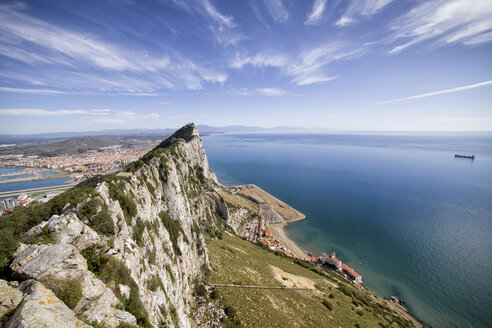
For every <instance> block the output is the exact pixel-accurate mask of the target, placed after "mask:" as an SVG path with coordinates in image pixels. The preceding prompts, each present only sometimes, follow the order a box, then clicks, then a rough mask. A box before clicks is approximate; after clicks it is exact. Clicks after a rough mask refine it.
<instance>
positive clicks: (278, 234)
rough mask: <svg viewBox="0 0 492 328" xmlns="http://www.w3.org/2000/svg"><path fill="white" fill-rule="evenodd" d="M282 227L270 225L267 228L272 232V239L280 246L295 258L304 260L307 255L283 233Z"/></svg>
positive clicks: (280, 225)
mask: <svg viewBox="0 0 492 328" xmlns="http://www.w3.org/2000/svg"><path fill="white" fill-rule="evenodd" d="M284 227H285V226H284V225H283V224H282V223H274V224H270V225H269V228H270V230H271V231H272V234H273V237H274V238H275V239H277V240H278V241H279V242H280V243H281V244H282V245H284V246H285V247H287V248H288V249H289V250H290V251H292V252H293V253H294V254H295V255H296V256H298V257H302V258H306V257H308V255H307V254H306V252H304V251H303V250H302V248H300V247H299V245H297V244H296V243H295V242H293V241H292V240H291V239H290V238H289V237H287V234H286V233H285V231H284Z"/></svg>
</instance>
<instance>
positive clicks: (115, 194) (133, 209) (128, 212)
mask: <svg viewBox="0 0 492 328" xmlns="http://www.w3.org/2000/svg"><path fill="white" fill-rule="evenodd" d="M108 187H109V197H111V199H113V200H117V201H118V202H119V203H120V206H121V209H122V210H123V215H124V216H125V220H126V223H127V224H128V225H130V224H131V219H132V218H133V217H134V216H135V215H137V206H136V205H135V203H134V202H133V201H132V200H131V199H130V198H129V197H128V196H127V195H125V193H124V191H123V186H122V183H117V182H113V183H110V184H108Z"/></svg>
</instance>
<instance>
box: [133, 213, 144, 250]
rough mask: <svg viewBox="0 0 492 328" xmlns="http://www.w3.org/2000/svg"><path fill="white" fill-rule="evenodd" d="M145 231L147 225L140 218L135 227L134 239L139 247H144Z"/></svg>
mask: <svg viewBox="0 0 492 328" xmlns="http://www.w3.org/2000/svg"><path fill="white" fill-rule="evenodd" d="M144 230H145V225H144V223H143V221H142V219H141V218H140V217H138V218H137V222H136V223H135V226H133V234H132V238H133V240H135V242H136V243H137V245H138V246H143V238H142V235H143V232H144Z"/></svg>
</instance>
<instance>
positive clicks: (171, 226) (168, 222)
mask: <svg viewBox="0 0 492 328" xmlns="http://www.w3.org/2000/svg"><path fill="white" fill-rule="evenodd" d="M159 217H160V218H161V221H162V224H163V225H164V228H166V230H167V232H168V233H169V239H171V243H172V244H173V249H174V254H175V255H176V256H180V255H181V250H180V249H179V246H178V238H179V234H180V233H181V234H183V240H184V241H185V242H186V243H188V238H186V236H185V234H184V231H183V228H181V224H180V223H179V221H177V220H174V219H173V218H171V216H170V215H169V214H168V213H167V212H165V211H161V212H160V213H159Z"/></svg>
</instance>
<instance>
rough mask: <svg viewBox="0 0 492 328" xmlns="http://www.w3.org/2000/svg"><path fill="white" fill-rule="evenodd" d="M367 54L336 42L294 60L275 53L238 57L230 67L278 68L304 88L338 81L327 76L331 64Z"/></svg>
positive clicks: (265, 52) (302, 53)
mask: <svg viewBox="0 0 492 328" xmlns="http://www.w3.org/2000/svg"><path fill="white" fill-rule="evenodd" d="M364 52H365V48H364V47H356V46H354V45H348V44H344V43H341V42H332V43H329V44H324V45H321V46H318V47H315V48H312V49H309V50H305V51H303V52H301V53H299V54H296V55H294V56H292V55H286V54H280V53H275V52H272V51H263V52H259V53H257V54H256V55H254V56H247V55H239V54H236V56H235V57H234V58H233V59H232V60H231V61H230V63H229V65H230V66H231V67H233V68H236V69H241V68H243V67H244V66H245V65H251V66H255V67H273V68H277V69H279V71H280V74H281V75H284V76H287V77H289V78H290V79H291V82H292V83H293V84H295V85H297V86H304V85H310V84H315V83H324V82H328V81H331V80H333V79H335V78H336V76H333V75H330V74H328V73H327V67H328V66H329V64H331V63H334V62H336V61H341V60H348V59H350V58H354V57H357V56H360V55H362V54H363V53H364Z"/></svg>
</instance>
